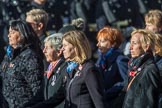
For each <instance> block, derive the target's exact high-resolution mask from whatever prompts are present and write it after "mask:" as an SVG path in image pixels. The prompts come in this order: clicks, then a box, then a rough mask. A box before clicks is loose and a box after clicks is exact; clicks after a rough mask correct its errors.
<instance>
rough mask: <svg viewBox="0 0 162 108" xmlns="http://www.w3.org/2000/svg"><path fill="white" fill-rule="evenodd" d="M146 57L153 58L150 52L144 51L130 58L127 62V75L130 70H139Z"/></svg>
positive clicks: (143, 64)
mask: <svg viewBox="0 0 162 108" xmlns="http://www.w3.org/2000/svg"><path fill="white" fill-rule="evenodd" d="M148 59H153V54H152V52H146V53H144V54H142V55H141V56H139V57H136V58H132V59H130V61H129V62H128V69H129V75H130V72H140V71H141V70H142V68H143V67H144V66H145V63H146V61H147V60H148ZM130 77H131V76H130Z"/></svg>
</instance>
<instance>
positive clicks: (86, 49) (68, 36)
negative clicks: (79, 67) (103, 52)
mask: <svg viewBox="0 0 162 108" xmlns="http://www.w3.org/2000/svg"><path fill="white" fill-rule="evenodd" d="M63 40H66V41H67V42H69V43H70V44H72V45H73V46H74V47H75V49H76V50H75V53H76V56H75V57H74V58H73V59H72V61H75V62H77V63H79V64H82V63H84V62H85V61H86V60H88V59H90V58H91V56H92V51H91V47H90V43H89V41H88V39H87V37H86V36H85V34H84V33H83V32H81V31H77V30H75V31H69V32H67V33H65V34H64V36H63Z"/></svg>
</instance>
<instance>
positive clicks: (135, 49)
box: [130, 33, 144, 58]
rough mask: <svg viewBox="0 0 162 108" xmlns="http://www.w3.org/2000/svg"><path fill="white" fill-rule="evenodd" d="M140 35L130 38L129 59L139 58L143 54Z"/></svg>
mask: <svg viewBox="0 0 162 108" xmlns="http://www.w3.org/2000/svg"><path fill="white" fill-rule="evenodd" d="M140 37H141V34H140V33H136V34H134V35H133V36H132V38H131V41H130V53H131V57H132V58H135V57H138V56H140V55H141V54H143V53H144V50H143V48H142V44H141V42H140Z"/></svg>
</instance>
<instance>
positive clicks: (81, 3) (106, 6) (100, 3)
mask: <svg viewBox="0 0 162 108" xmlns="http://www.w3.org/2000/svg"><path fill="white" fill-rule="evenodd" d="M33 8H41V9H44V10H45V11H46V12H47V13H48V14H49V22H48V26H47V34H49V35H50V34H52V33H54V32H57V31H58V30H59V29H60V28H61V27H63V26H64V25H67V24H70V23H71V21H72V20H73V19H76V18H79V17H80V18H83V19H84V21H85V22H86V28H85V31H86V34H87V36H88V38H89V39H90V40H91V41H92V42H94V47H95V46H96V45H95V44H96V43H95V42H96V38H95V37H96V33H97V31H99V30H100V29H101V28H103V27H104V26H105V25H110V26H113V27H116V28H118V29H120V30H121V31H122V32H123V33H124V36H125V38H129V31H130V30H132V27H135V28H144V27H145V25H144V15H145V13H147V12H148V11H149V10H150V9H159V10H161V8H162V1H161V0H1V1H0V34H1V35H0V51H1V52H0V57H1V58H0V61H1V60H2V58H3V55H4V46H5V45H6V44H7V42H8V38H7V34H8V24H9V22H10V20H12V19H19V18H20V19H24V20H25V17H26V12H28V11H29V10H31V9H33ZM94 49H95V48H94Z"/></svg>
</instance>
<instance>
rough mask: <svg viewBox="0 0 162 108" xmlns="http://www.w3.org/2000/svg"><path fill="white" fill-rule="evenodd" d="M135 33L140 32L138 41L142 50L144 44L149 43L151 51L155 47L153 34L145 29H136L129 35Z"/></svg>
mask: <svg viewBox="0 0 162 108" xmlns="http://www.w3.org/2000/svg"><path fill="white" fill-rule="evenodd" d="M136 33H140V34H141V37H140V43H141V45H142V48H143V50H144V49H145V47H144V46H145V45H149V50H150V51H152V52H153V51H154V48H155V34H154V33H153V32H151V31H148V30H146V29H137V30H134V31H133V32H132V33H131V36H133V35H134V34H136Z"/></svg>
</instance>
